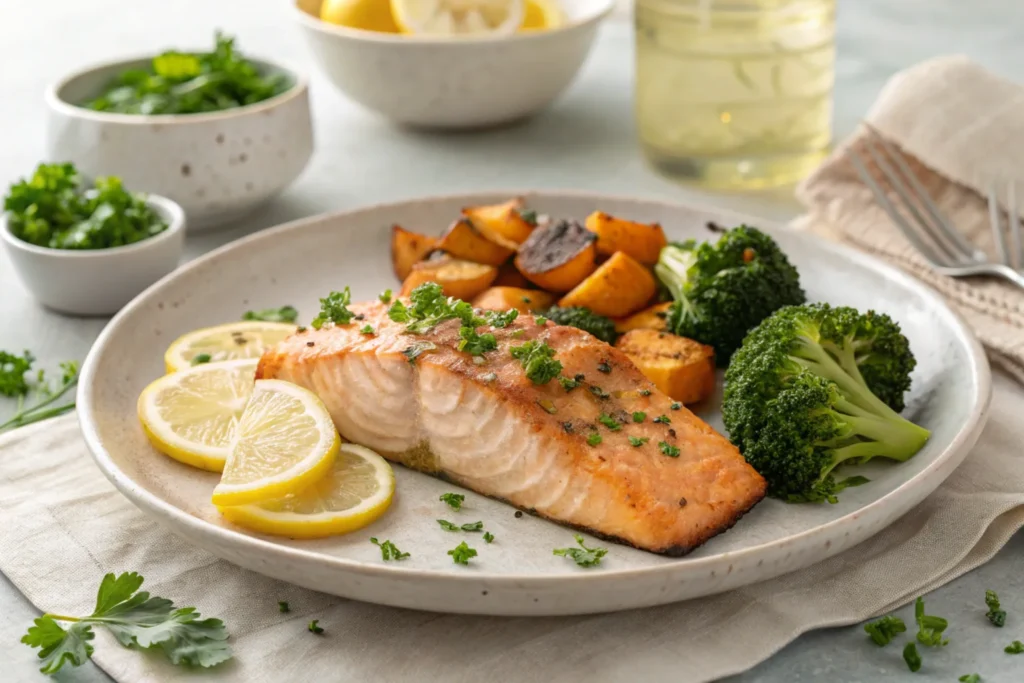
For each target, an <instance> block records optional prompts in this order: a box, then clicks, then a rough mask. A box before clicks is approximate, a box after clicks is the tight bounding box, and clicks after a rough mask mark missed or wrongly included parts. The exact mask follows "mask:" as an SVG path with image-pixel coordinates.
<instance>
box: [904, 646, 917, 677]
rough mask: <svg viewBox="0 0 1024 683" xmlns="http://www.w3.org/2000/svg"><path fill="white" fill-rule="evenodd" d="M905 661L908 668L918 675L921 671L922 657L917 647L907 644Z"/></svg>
mask: <svg viewBox="0 0 1024 683" xmlns="http://www.w3.org/2000/svg"><path fill="white" fill-rule="evenodd" d="M903 661H905V662H906V663H907V668H908V669H910V670H911V671H913V672H915V673H916V672H917V671H920V670H921V655H920V654H919V653H918V651H917V645H914V643H907V645H906V647H904V648H903Z"/></svg>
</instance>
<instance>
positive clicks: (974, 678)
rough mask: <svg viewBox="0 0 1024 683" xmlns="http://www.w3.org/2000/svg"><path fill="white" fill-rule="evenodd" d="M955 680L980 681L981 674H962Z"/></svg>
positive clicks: (978, 682)
mask: <svg viewBox="0 0 1024 683" xmlns="http://www.w3.org/2000/svg"><path fill="white" fill-rule="evenodd" d="M956 680H958V681H960V683H981V676H980V675H978V674H964V675H963V676H961V677H960V678H958V679H956Z"/></svg>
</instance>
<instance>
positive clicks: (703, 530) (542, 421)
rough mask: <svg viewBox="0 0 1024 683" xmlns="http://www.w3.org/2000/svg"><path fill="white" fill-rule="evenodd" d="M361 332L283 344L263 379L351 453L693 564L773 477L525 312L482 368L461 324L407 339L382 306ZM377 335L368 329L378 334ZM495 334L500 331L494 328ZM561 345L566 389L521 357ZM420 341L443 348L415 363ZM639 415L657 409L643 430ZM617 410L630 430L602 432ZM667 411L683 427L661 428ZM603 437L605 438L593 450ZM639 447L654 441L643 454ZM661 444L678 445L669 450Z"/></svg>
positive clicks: (368, 309) (585, 343)
mask: <svg viewBox="0 0 1024 683" xmlns="http://www.w3.org/2000/svg"><path fill="white" fill-rule="evenodd" d="M350 308H351V310H352V311H353V312H355V313H357V318H360V319H358V320H355V321H353V322H352V323H351V324H348V325H339V326H331V327H325V328H324V329H321V330H312V329H310V330H305V331H302V332H300V333H298V334H296V335H294V336H292V337H290V338H288V339H286V340H284V341H283V342H281V343H279V344H278V345H276V346H275V347H273V348H271V349H269V350H268V351H267V352H266V353H265V354H264V355H263V357H262V358H261V359H260V362H259V367H258V369H257V371H256V377H257V378H275V379H282V380H286V381H289V382H293V383H295V384H298V385H300V386H303V387H306V388H307V389H310V390H312V391H313V392H314V393H316V394H317V395H318V396H319V397H320V398H321V399H322V400H323V402H324V404H325V405H326V406H327V409H328V410H329V411H330V413H331V416H332V418H333V419H334V422H335V424H336V425H337V427H338V431H339V432H340V433H341V435H342V436H343V437H344V438H345V439H347V440H349V441H352V442H355V443H359V444H363V445H365V446H367V447H369V448H372V449H374V450H376V451H378V452H379V453H380V454H381V455H383V456H384V457H386V458H388V459H389V460H392V461H394V462H397V463H401V464H402V465H405V466H407V467H410V468H412V469H415V470H419V471H421V472H426V473H428V474H432V475H435V476H440V477H442V478H445V479H447V480H450V481H452V482H455V483H457V484H459V485H462V486H464V487H466V488H468V489H471V490H473V491H476V492H477V493H481V494H483V495H486V496H490V497H493V498H498V499H501V500H505V501H507V502H509V503H511V504H512V505H515V506H517V507H520V508H523V509H527V510H529V511H531V512H534V513H535V514H538V515H540V516H542V517H546V518H548V519H551V520H554V521H557V522H561V523H564V524H568V525H570V526H573V527H577V528H581V529H585V530H587V531H590V532H592V533H594V534H596V535H598V536H601V537H605V538H608V539H610V540H614V541H618V542H623V543H627V544H630V545H633V546H635V547H637V548H642V549H645V550H649V551H652V552H656V553H662V554H665V555H673V556H679V555H684V554H686V553H687V552H689V551H690V550H692V549H693V548H696V547H697V546H699V545H700V544H702V543H704V542H705V541H706V540H708V539H709V538H711V537H712V536H714V535H716V534H718V533H721V532H722V531H724V530H726V529H728V528H729V527H730V526H732V525H733V524H734V523H735V522H736V521H737V520H738V519H739V518H740V517H741V516H742V515H743V513H745V512H746V511H747V510H749V509H750V508H751V507H752V506H753V505H754V504H756V503H757V502H758V501H759V500H761V498H763V497H764V494H765V482H764V479H762V478H761V476H760V475H759V474H758V473H757V472H755V471H754V469H753V468H752V467H750V465H748V464H747V462H746V461H745V460H744V459H743V457H742V456H741V455H740V453H739V451H738V450H736V448H735V447H734V446H733V445H732V444H731V443H730V442H729V441H728V439H726V438H725V437H723V436H722V435H720V434H718V433H717V432H715V431H714V430H713V429H712V428H711V427H710V426H709V425H707V424H706V423H705V422H703V421H702V420H700V419H699V418H697V417H696V416H695V415H693V413H691V412H690V411H688V410H687V409H686V408H680V409H678V410H672V409H671V405H672V399H670V398H669V397H668V396H666V395H665V394H662V393H661V392H659V391H658V390H657V389H656V388H655V386H654V385H653V384H652V383H651V382H650V381H648V380H647V379H646V378H645V377H644V376H643V375H642V374H641V373H640V371H639V370H638V369H637V368H636V367H635V366H634V365H633V363H632V362H631V361H630V360H629V359H628V358H627V357H626V356H625V355H624V354H623V353H621V352H620V351H618V350H616V349H614V348H613V347H611V346H609V345H608V344H605V343H604V342H601V341H599V340H597V339H596V338H594V337H593V336H591V335H590V334H588V333H586V332H583V331H582V330H578V329H576V328H572V327H562V326H558V325H555V324H553V323H551V322H547V323H545V324H543V325H538V324H537V323H536V322H535V320H534V318H533V317H532V316H520V318H519V319H517V320H516V321H515V322H513V323H512V324H511V325H509V326H508V327H506V328H502V329H490V328H488V329H487V330H486V332H493V334H494V335H495V337H496V338H497V341H498V349H497V350H496V351H491V352H488V353H487V354H486V355H485V356H484V359H485V360H484V362H483V364H479V363H478V362H476V361H475V359H474V357H473V356H470V355H469V354H468V353H464V352H459V351H457V350H456V348H455V347H456V345H457V344H458V341H459V336H458V331H459V327H460V325H461V323H460V322H459V321H458V320H448V321H445V322H442V323H441V324H439V325H438V326H436V327H435V328H433V329H432V330H430V331H429V332H427V333H426V334H423V335H411V334H408V333H406V328H405V325H404V324H401V323H395V322H392V321H391V320H390V319H389V318H388V316H387V308H386V307H385V306H384V305H382V304H379V303H368V304H357V305H353V306H351V307H350ZM367 324H369V325H371V326H372V327H373V329H374V330H375V332H376V333H375V334H372V335H371V334H361V333H360V329H361V328H362V327H363V326H364V325H367ZM480 331H481V332H484V331H485V330H480ZM533 339H535V340H538V341H542V342H546V343H547V344H549V345H550V346H551V347H552V348H553V349H555V351H556V353H557V355H556V356H555V358H556V360H558V361H560V362H561V363H562V365H563V368H564V369H563V371H562V375H563V376H564V377H569V378H572V377H575V376H576V375H583V376H584V380H583V381H582V384H581V386H579V387H578V388H575V389H573V390H571V391H567V390H566V389H565V388H564V387H562V385H561V384H560V383H559V382H558V381H557V380H555V381H551V382H548V383H547V384H543V385H537V384H534V383H533V382H531V381H530V379H528V378H527V377H526V374H525V373H524V370H523V367H522V365H521V364H520V362H519V361H518V360H516V359H515V358H513V357H512V356H511V355H510V353H509V347H510V346H515V345H519V344H522V343H525V342H527V341H529V340H533ZM417 342H430V343H432V344H433V345H434V346H435V348H434V349H431V350H428V351H425V352H424V353H422V354H421V355H419V356H418V357H417V358H416V359H415V360H414V361H413V362H410V360H409V359H408V358H407V356H406V355H405V354H404V353H403V351H405V350H406V349H408V348H409V347H410V346H412V345H413V344H414V343H417ZM634 412H644V413H646V419H645V420H644V421H643V422H641V423H636V422H634V421H633V413H634ZM602 415H604V416H608V417H611V418H612V419H614V420H616V421H617V422H618V423H620V424H621V427H620V428H619V429H618V430H613V429H609V428H608V427H607V426H605V425H604V424H602V423H601V422H599V417H601V416H602ZM662 415H664V416H665V417H666V418H667V420H668V421H669V423H668V424H665V423H664V422H654V420H655V418H658V417H659V416H662ZM595 432H596V433H597V434H600V435H601V438H602V441H601V443H600V444H597V445H590V444H588V441H587V439H588V437H589V436H590V435H591V434H593V433H595ZM629 437H636V438H646V439H648V441H647V442H646V443H644V444H643V445H642V446H633V445H631V444H630V441H629ZM660 442H664V443H666V444H668V445H669V446H673V447H675V448H678V449H679V455H678V457H670V456H668V455H665V454H663V453H662V448H661V447H660V446H659V443H660Z"/></svg>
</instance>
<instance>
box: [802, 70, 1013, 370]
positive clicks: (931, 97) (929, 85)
mask: <svg viewBox="0 0 1024 683" xmlns="http://www.w3.org/2000/svg"><path fill="white" fill-rule="evenodd" d="M866 118H867V120H868V122H870V123H871V125H872V126H874V127H875V128H876V129H877V130H878V131H879V132H880V133H881V134H882V135H883V136H884V137H885V138H886V139H887V140H889V141H890V142H892V143H895V145H896V146H897V147H898V148H900V149H901V150H902V153H903V155H904V158H905V159H906V160H907V161H908V163H909V164H910V166H911V167H912V168H913V169H914V170H915V171H916V172H917V175H918V178H919V179H920V180H921V181H922V184H923V185H924V186H925V187H926V188H927V189H928V190H929V193H930V195H931V197H932V198H933V199H934V200H935V202H936V204H938V206H939V207H940V209H941V210H942V211H943V213H945V214H946V215H947V216H948V217H949V219H950V220H951V221H952V223H953V225H955V226H957V228H959V230H960V231H961V232H962V233H963V234H964V236H965V237H967V238H968V240H970V241H971V242H972V243H973V244H975V245H976V246H978V247H979V248H982V249H984V250H985V251H987V252H988V253H989V255H990V256H993V257H994V255H995V239H994V236H993V235H992V231H991V228H990V227H989V218H988V216H989V214H988V206H987V199H986V198H987V197H988V192H989V188H990V187H991V186H992V185H993V183H998V185H997V187H998V189H999V195H1000V196H1005V187H1006V186H1007V184H1008V183H1011V182H1012V183H1015V184H1016V187H1017V193H1018V194H1017V196H1018V197H1024V185H1022V180H1024V161H1022V160H1024V87H1022V86H1020V85H1017V84H1015V83H1011V82H1009V81H1006V80H1003V79H1001V78H998V77H997V76H994V75H993V74H991V73H989V72H987V71H986V70H985V69H983V68H982V67H981V66H979V65H977V64H975V63H974V62H971V61H970V60H969V59H967V58H966V57H959V56H958V57H942V58H937V59H932V60H929V61H926V62H923V63H921V64H919V65H917V66H915V67H912V68H910V69H908V70H906V71H903V72H901V73H899V74H897V75H896V76H894V77H893V78H892V79H891V80H890V81H889V83H888V84H887V85H886V87H885V89H884V90H883V91H882V93H881V95H880V96H879V98H878V100H877V102H876V103H875V106H874V107H873V108H872V109H871V111H870V113H869V114H868V115H867V117H866ZM866 135H867V132H866V131H865V130H861V131H859V132H858V133H857V134H855V135H854V136H853V137H851V138H850V139H849V140H847V141H846V142H845V143H843V144H842V145H840V146H839V147H838V148H837V149H836V150H835V152H834V153H833V154H832V155H831V157H830V158H829V159H828V160H827V161H826V162H825V163H824V164H823V165H822V166H821V167H820V168H819V169H818V170H817V171H816V172H815V173H814V174H812V175H811V176H810V177H809V178H807V179H806V180H805V181H804V182H803V183H802V184H801V185H800V187H799V188H798V189H797V197H798V198H799V199H800V200H801V202H802V203H803V204H804V205H805V206H806V207H807V209H808V215H807V216H805V217H803V218H802V219H800V220H799V221H798V224H797V225H798V227H803V228H805V229H809V230H811V231H813V232H816V233H819V234H824V235H826V236H830V237H833V238H836V239H839V240H841V241H844V242H848V243H849V244H852V245H853V246H855V247H857V248H858V249H861V250H863V251H867V252H869V253H871V254H874V255H875V256H878V257H881V258H882V259H884V260H886V261H889V262H890V263H892V264H894V265H896V266H898V267H900V268H903V269H904V270H906V271H908V272H909V273H911V274H912V275H914V276H916V277H918V278H919V279H921V280H923V281H924V282H926V283H928V284H929V285H931V286H932V287H934V288H935V289H936V290H938V291H939V292H940V293H941V294H942V295H943V296H944V297H945V298H946V301H947V302H949V304H950V305H951V306H953V307H954V308H955V309H957V310H958V311H959V312H960V313H961V314H962V315H963V316H964V318H965V319H966V320H967V321H968V323H969V324H970V325H971V327H972V328H973V329H974V332H975V334H977V335H978V338H979V339H980V340H981V342H982V343H983V344H984V345H985V347H986V349H987V350H988V353H989V357H990V358H991V360H992V361H993V363H994V364H996V365H998V366H999V367H1001V368H1003V369H1004V370H1006V371H1007V372H1009V373H1011V374H1012V375H1013V376H1014V377H1016V378H1017V380H1018V381H1020V382H1024V290H1022V289H1020V288H1018V287H1015V286H1014V285H1012V284H1010V283H1007V282H1004V281H1002V280H996V279H983V278H973V279H970V280H957V279H953V278H950V277H947V276H944V275H939V274H938V273H936V272H935V271H934V270H932V268H931V266H929V265H928V262H927V261H926V260H925V259H924V257H922V256H921V255H920V254H919V253H918V252H917V251H916V250H915V249H914V248H913V247H912V246H911V245H910V243H909V242H908V241H907V240H906V239H905V238H904V237H903V234H902V233H901V232H900V230H899V228H898V227H897V226H896V225H895V224H894V223H893V222H892V220H890V218H889V216H888V215H887V214H886V213H885V211H884V210H883V209H882V208H881V207H880V206H879V205H878V204H877V203H876V202H875V199H874V197H873V196H872V194H871V191H870V190H869V189H868V187H867V186H866V185H864V184H863V183H862V182H861V180H860V178H859V176H858V175H857V173H856V171H855V169H854V167H853V166H852V164H851V163H850V161H849V150H850V148H851V147H862V146H863V144H864V137H865V136H866ZM861 156H864V157H867V158H868V159H870V156H868V155H867V153H866V152H863V153H862V154H861ZM875 178H876V180H878V181H879V182H882V175H881V174H880V173H876V174H875ZM1020 206H1024V201H1022V202H1021V203H1020Z"/></svg>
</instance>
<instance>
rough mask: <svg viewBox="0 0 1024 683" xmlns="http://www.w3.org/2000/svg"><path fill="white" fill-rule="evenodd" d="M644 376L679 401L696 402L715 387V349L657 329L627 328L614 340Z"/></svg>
mask: <svg viewBox="0 0 1024 683" xmlns="http://www.w3.org/2000/svg"><path fill="white" fill-rule="evenodd" d="M615 346H616V348H618V349H620V350H621V351H622V352H623V353H625V354H626V355H627V356H629V359H630V360H632V361H633V364H634V365H636V366H637V368H639V369H640V371H641V372H642V373H644V376H646V377H647V379H649V380H651V381H652V382H654V385H655V386H656V387H658V389H659V390H660V391H661V392H662V393H665V394H668V395H669V396H671V397H672V398H673V399H675V400H677V401H679V402H680V403H687V404H689V403H699V402H700V401H703V400H705V399H707V398H708V397H709V396H711V394H712V393H713V392H714V390H715V350H714V349H712V348H711V347H710V346H705V345H704V344H701V343H699V342H695V341H693V340H692V339H687V338H686V337H677V336H676V335H674V334H669V333H668V332H658V331H657V330H643V329H637V330H631V331H629V332H627V333H626V334H624V335H622V336H621V337H620V338H619V340H618V341H617V342H616V343H615Z"/></svg>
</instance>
